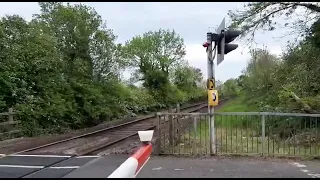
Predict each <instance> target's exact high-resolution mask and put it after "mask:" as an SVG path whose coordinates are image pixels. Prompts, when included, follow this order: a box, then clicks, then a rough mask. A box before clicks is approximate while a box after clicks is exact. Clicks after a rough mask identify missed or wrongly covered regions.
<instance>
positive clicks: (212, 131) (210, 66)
mask: <svg viewBox="0 0 320 180" xmlns="http://www.w3.org/2000/svg"><path fill="white" fill-rule="evenodd" d="M211 34H212V33H211V32H208V33H207V43H209V46H208V49H207V60H208V80H209V79H214V78H215V73H214V62H213V59H212V39H211ZM214 84H215V83H214ZM208 100H209V99H208ZM208 113H209V114H210V115H209V134H210V154H215V153H216V147H215V129H214V115H213V113H214V107H211V106H209V103H208Z"/></svg>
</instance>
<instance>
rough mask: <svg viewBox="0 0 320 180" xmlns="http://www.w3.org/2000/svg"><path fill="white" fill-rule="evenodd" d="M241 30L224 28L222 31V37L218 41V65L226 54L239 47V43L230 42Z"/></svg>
mask: <svg viewBox="0 0 320 180" xmlns="http://www.w3.org/2000/svg"><path fill="white" fill-rule="evenodd" d="M240 34H241V31H237V30H228V31H224V30H222V31H221V33H220V38H219V41H218V47H217V48H218V49H217V51H218V53H217V54H218V57H217V65H219V64H220V63H221V62H222V61H223V60H224V55H225V54H228V53H229V52H231V51H233V50H235V49H237V48H238V44H229V43H230V42H232V41H234V40H235V39H236V38H237V37H238V36H239V35H240Z"/></svg>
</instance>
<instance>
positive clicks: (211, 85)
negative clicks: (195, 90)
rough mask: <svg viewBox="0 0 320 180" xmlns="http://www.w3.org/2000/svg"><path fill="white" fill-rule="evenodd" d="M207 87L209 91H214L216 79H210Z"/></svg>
mask: <svg viewBox="0 0 320 180" xmlns="http://www.w3.org/2000/svg"><path fill="white" fill-rule="evenodd" d="M207 86H208V89H209V90H213V89H214V86H215V79H208V82H207Z"/></svg>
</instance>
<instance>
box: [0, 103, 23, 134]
mask: <svg viewBox="0 0 320 180" xmlns="http://www.w3.org/2000/svg"><path fill="white" fill-rule="evenodd" d="M16 114H18V113H17V112H14V111H13V109H12V108H9V110H8V112H3V113H0V117H1V120H2V121H0V139H4V136H8V135H9V136H10V135H12V134H16V133H19V132H20V130H17V129H15V128H13V127H12V125H18V124H19V123H20V121H18V120H17V121H15V120H14V115H16ZM5 116H7V121H5V119H6V118H3V117H5ZM8 126H9V127H8Z"/></svg>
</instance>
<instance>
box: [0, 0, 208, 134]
mask: <svg viewBox="0 0 320 180" xmlns="http://www.w3.org/2000/svg"><path fill="white" fill-rule="evenodd" d="M39 5H40V9H41V13H40V14H37V15H34V17H33V19H32V20H31V22H27V21H25V20H24V19H23V18H21V17H19V16H16V15H12V16H6V17H3V18H2V19H0V49H1V52H0V86H1V89H0V111H2V112H4V111H7V110H8V108H10V107H13V108H14V110H17V111H20V112H21V114H20V120H21V121H22V124H21V129H22V130H23V132H24V134H25V135H29V136H35V135H39V134H44V133H56V132H59V133H61V132H63V131H64V130H66V129H78V128H84V127H90V126H94V125H97V124H99V123H101V122H103V121H111V120H113V119H115V118H121V117H124V116H135V114H137V113H146V112H150V111H156V110H159V108H163V107H167V106H169V105H173V104H175V103H184V102H188V101H197V100H199V99H201V98H203V97H205V96H206V93H205V91H204V89H201V88H199V87H198V84H197V83H198V82H199V81H201V79H202V74H201V72H200V71H199V70H198V69H194V68H193V67H190V66H188V65H187V63H186V62H185V60H184V55H185V53H186V52H185V47H184V44H183V39H182V38H181V37H180V36H179V35H178V34H176V32H175V31H174V30H173V31H169V30H161V29H160V30H159V31H155V32H147V33H145V34H143V35H142V36H136V37H135V38H133V39H132V40H130V41H128V42H127V43H126V45H125V46H122V45H121V44H116V43H115V41H116V38H117V37H116V35H114V33H113V31H112V29H108V28H107V27H106V24H105V23H104V22H103V20H102V18H101V16H100V15H98V14H97V12H96V11H95V10H94V9H93V8H91V7H89V6H85V5H79V4H77V5H70V4H67V5H63V4H62V3H60V2H40V3H39ZM182 64H184V65H185V66H186V67H187V70H188V71H186V72H185V71H181V72H180V69H179V68H177V67H180V66H183V65H182ZM132 67H134V68H137V72H136V76H134V77H133V78H138V80H140V81H142V83H143V86H144V87H136V86H134V85H130V86H128V85H125V83H124V82H122V81H121V78H120V74H121V71H122V70H125V69H127V68H132ZM178 72H179V73H178ZM173 74H179V76H180V77H184V76H186V77H187V80H186V81H183V82H185V83H183V85H181V84H180V85H177V84H176V83H174V82H173V80H172V77H173ZM140 77H142V78H140Z"/></svg>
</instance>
